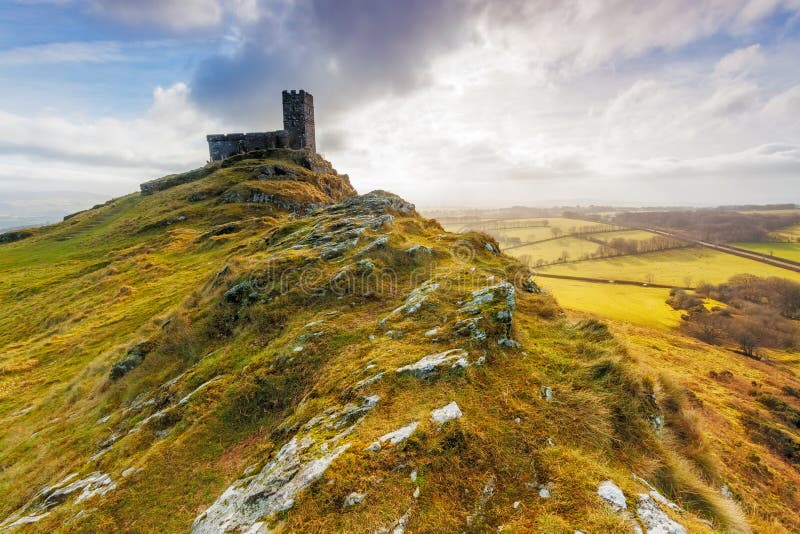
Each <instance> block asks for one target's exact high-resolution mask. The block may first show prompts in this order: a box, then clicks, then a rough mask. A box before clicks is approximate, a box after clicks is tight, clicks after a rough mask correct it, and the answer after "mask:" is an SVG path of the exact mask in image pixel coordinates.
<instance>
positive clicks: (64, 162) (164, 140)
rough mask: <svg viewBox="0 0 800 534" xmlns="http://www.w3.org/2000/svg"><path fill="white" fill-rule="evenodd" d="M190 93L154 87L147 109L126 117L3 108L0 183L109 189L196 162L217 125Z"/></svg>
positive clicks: (181, 88) (120, 189)
mask: <svg viewBox="0 0 800 534" xmlns="http://www.w3.org/2000/svg"><path fill="white" fill-rule="evenodd" d="M189 94H190V92H189V88H188V87H187V86H186V85H185V84H183V83H177V84H175V85H173V86H171V87H167V88H162V87H157V88H156V89H155V90H154V92H153V103H152V105H151V107H150V108H149V109H148V110H147V112H146V113H145V114H144V115H143V116H141V117H139V118H135V119H131V120H122V119H118V118H114V117H102V118H99V119H94V120H87V121H81V122H76V121H72V120H67V119H65V118H63V117H59V116H52V115H47V114H39V115H35V116H22V115H17V114H14V113H10V112H5V111H2V112H0V152H2V153H4V165H3V166H2V167H0V188H5V189H9V188H10V187H9V184H10V183H11V182H12V181H13V182H14V183H18V181H19V177H20V176H25V182H26V186H25V187H23V188H22V189H38V188H42V187H44V188H47V187H52V185H51V184H52V183H53V181H54V180H56V181H61V182H62V184H61V187H60V189H64V188H67V189H81V185H80V184H86V183H92V184H93V185H92V187H93V188H95V190H99V191H106V192H109V193H115V194H116V193H122V192H128V191H131V190H133V189H135V188H136V185H137V184H138V183H139V182H142V181H144V180H146V179H148V178H152V177H155V176H161V175H164V174H167V173H169V172H176V171H181V170H186V169H190V168H195V167H199V166H201V165H202V164H203V163H205V161H206V159H207V158H208V155H207V154H208V149H207V145H206V142H205V134H206V133H213V132H215V131H218V130H220V129H221V126H220V125H219V124H218V123H217V122H216V121H214V120H212V119H210V118H209V117H208V116H206V115H205V114H204V113H202V112H201V111H200V110H198V109H197V108H196V107H195V106H194V105H193V104H192V103H191V101H190V99H189ZM22 169H25V170H24V171H23V172H20V171H21V170H22ZM3 182H5V184H4V183H3ZM95 182H96V183H95Z"/></svg>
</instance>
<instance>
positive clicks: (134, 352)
mask: <svg viewBox="0 0 800 534" xmlns="http://www.w3.org/2000/svg"><path fill="white" fill-rule="evenodd" d="M154 346H155V345H154V343H153V342H152V341H144V342H142V343H137V344H136V345H134V346H133V347H131V348H129V349H128V353H127V354H126V355H125V357H124V358H123V359H121V360H120V361H118V362H117V363H115V364H114V365H113V366H112V367H111V371H109V373H108V376H109V378H111V380H119V379H120V378H122V377H123V376H125V375H126V374H128V373H130V372H131V371H133V370H134V369H136V368H137V367H139V365H141V363H142V362H143V361H144V357H145V356H147V354H148V353H149V352H150V351H151V350H153V348H154Z"/></svg>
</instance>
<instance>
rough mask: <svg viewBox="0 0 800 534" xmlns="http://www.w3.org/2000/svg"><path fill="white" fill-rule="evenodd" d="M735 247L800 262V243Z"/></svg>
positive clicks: (738, 244) (739, 244)
mask: <svg viewBox="0 0 800 534" xmlns="http://www.w3.org/2000/svg"><path fill="white" fill-rule="evenodd" d="M733 246H735V247H739V248H743V249H746V250H752V251H753V252H760V253H761V254H769V255H770V256H775V257H776V258H785V259H787V260H792V261H800V243H733Z"/></svg>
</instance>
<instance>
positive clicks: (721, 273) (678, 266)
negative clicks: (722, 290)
mask: <svg viewBox="0 0 800 534" xmlns="http://www.w3.org/2000/svg"><path fill="white" fill-rule="evenodd" d="M541 270H542V271H543V272H547V273H552V274H561V275H568V276H584V277H590V278H601V279H604V280H635V281H641V282H649V283H655V284H664V285H675V286H695V285H697V284H698V283H700V282H709V283H712V284H719V283H721V282H725V281H726V280H728V279H729V278H730V277H732V276H734V275H736V274H742V273H749V274H754V275H757V276H780V277H783V278H788V279H790V280H794V281H797V282H800V273H796V272H792V271H788V270H786V269H781V268H780V267H773V266H772V265H767V264H766V263H761V262H758V261H755V260H749V259H746V258H741V257H739V256H733V255H730V254H725V253H724V252H718V251H714V250H708V249H701V248H682V249H674V250H666V251H663V252H653V253H649V254H642V255H638V256H618V257H615V258H606V259H597V260H591V261H582V262H578V263H566V264H558V265H549V266H546V267H542V268H541Z"/></svg>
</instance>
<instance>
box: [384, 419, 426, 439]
mask: <svg viewBox="0 0 800 534" xmlns="http://www.w3.org/2000/svg"><path fill="white" fill-rule="evenodd" d="M417 426H419V423H418V422H417V421H414V422H413V423H411V424H409V425H406V426H404V427H401V428H398V429H397V430H394V431H392V432H389V433H388V434H384V435H383V436H381V437H380V438H378V441H379V442H380V443H381V444H385V443H388V444H390V445H397V444H398V443H402V442H403V441H405V440H407V439H408V438H410V437H411V435H412V434H413V433H414V431H415V430H416V429H417Z"/></svg>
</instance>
